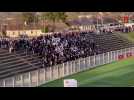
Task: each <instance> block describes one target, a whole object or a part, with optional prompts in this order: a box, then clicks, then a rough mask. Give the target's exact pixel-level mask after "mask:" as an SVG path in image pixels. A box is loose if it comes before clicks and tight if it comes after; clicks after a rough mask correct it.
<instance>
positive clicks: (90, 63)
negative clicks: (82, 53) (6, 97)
mask: <svg viewBox="0 0 134 100" xmlns="http://www.w3.org/2000/svg"><path fill="white" fill-rule="evenodd" d="M128 53H131V56H134V47H130V48H125V49H121V50H116V51H110V52H107V53H103V54H99V55H95V56H90V57H86V58H80V59H77V60H74V61H69V62H65V63H63V64H59V65H55V66H52V67H47V68H41V69H38V70H34V71H30V72H27V73H24V74H19V75H16V76H13V77H9V78H6V79H3V80H0V87H36V86H39V85H41V84H45V83H47V82H50V81H53V80H56V79H59V78H62V77H65V76H68V75H72V74H75V73H77V72H81V71H85V70H88V69H92V68H95V67H97V66H100V65H104V64H108V63H111V62H114V61H118V60H119V59H120V58H119V56H120V55H123V58H127V57H128Z"/></svg>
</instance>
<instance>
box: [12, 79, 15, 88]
mask: <svg viewBox="0 0 134 100" xmlns="http://www.w3.org/2000/svg"><path fill="white" fill-rule="evenodd" d="M12 81H13V87H14V86H15V78H14V77H13V78H12Z"/></svg>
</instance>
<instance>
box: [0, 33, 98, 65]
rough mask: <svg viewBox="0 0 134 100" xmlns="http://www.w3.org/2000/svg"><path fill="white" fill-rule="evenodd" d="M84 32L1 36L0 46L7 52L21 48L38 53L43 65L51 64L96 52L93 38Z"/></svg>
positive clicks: (29, 52) (27, 51)
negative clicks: (16, 36)
mask: <svg viewBox="0 0 134 100" xmlns="http://www.w3.org/2000/svg"><path fill="white" fill-rule="evenodd" d="M84 34H86V32H70V33H65V34H62V33H58V34H53V35H47V36H40V37H37V38H32V39H28V38H20V39H10V38H3V39H2V38H1V39H0V47H1V48H8V49H9V52H15V51H18V50H23V51H25V52H26V53H27V54H38V55H39V56H40V57H41V62H42V64H43V66H52V65H56V64H60V63H63V62H66V61H70V60H75V59H77V58H80V57H86V56H89V55H94V54H96V53H98V52H97V51H98V50H97V45H96V44H95V41H94V40H93V39H90V40H89V39H86V36H85V35H84Z"/></svg>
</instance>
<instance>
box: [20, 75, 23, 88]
mask: <svg viewBox="0 0 134 100" xmlns="http://www.w3.org/2000/svg"><path fill="white" fill-rule="evenodd" d="M20 78H21V87H23V75H21V76H20Z"/></svg>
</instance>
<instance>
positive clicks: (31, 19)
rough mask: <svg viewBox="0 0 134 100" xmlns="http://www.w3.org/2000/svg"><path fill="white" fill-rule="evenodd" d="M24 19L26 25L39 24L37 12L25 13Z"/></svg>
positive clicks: (23, 14)
mask: <svg viewBox="0 0 134 100" xmlns="http://www.w3.org/2000/svg"><path fill="white" fill-rule="evenodd" d="M22 19H23V21H24V22H25V24H26V25H31V24H32V23H36V22H38V17H37V16H36V12H23V13H22Z"/></svg>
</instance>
